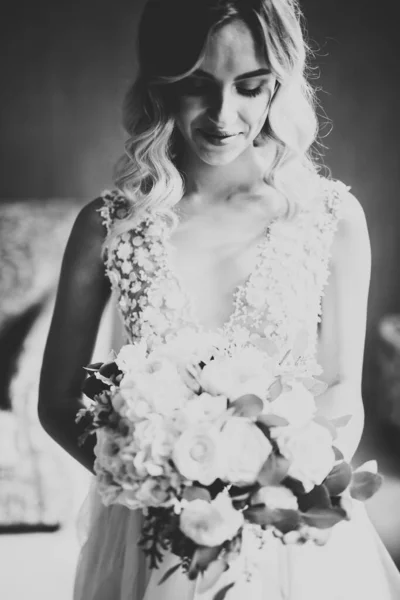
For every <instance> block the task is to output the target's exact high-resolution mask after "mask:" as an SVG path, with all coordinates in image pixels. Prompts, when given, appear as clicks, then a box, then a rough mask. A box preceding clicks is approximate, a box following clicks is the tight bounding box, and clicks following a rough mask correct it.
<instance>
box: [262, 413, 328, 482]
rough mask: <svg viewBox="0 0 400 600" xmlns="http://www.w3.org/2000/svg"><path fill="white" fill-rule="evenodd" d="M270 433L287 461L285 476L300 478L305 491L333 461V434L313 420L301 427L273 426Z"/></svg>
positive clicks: (325, 471) (326, 472) (325, 472)
mask: <svg viewBox="0 0 400 600" xmlns="http://www.w3.org/2000/svg"><path fill="white" fill-rule="evenodd" d="M271 435H272V436H273V437H274V438H275V439H276V442H277V444H278V447H279V450H280V452H281V453H282V454H283V456H285V457H286V458H287V459H288V460H289V461H290V467H289V471H288V475H289V476H290V477H293V478H294V479H297V480H298V481H300V482H301V483H302V484H303V486H304V489H305V491H306V492H310V491H311V490H312V489H313V487H314V486H315V485H320V484H321V483H322V482H323V480H324V479H325V477H326V476H327V475H328V473H330V471H331V470H332V467H333V465H334V463H335V454H334V452H333V449H332V436H331V434H330V433H329V431H328V430H327V429H326V428H325V427H322V425H318V423H315V422H314V421H311V422H310V423H308V424H306V425H304V426H303V427H300V428H295V427H275V428H273V429H272V430H271Z"/></svg>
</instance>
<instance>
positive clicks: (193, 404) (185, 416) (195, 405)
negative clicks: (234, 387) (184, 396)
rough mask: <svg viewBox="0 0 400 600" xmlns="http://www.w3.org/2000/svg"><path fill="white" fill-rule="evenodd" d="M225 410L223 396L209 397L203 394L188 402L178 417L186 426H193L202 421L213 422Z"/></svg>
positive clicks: (225, 400) (225, 405)
mask: <svg viewBox="0 0 400 600" xmlns="http://www.w3.org/2000/svg"><path fill="white" fill-rule="evenodd" d="M226 409H227V398H226V397H225V396H211V395H210V394H207V393H206V392H203V393H202V394H200V396H195V397H194V398H193V399H192V400H189V402H188V403H187V404H186V406H184V408H182V410H181V411H180V417H181V418H182V420H183V422H184V423H186V424H187V425H193V424H195V423H200V422H202V421H215V420H216V419H218V418H219V417H221V416H222V415H223V414H224V413H225V411H226Z"/></svg>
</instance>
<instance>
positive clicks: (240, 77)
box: [193, 68, 271, 81]
mask: <svg viewBox="0 0 400 600" xmlns="http://www.w3.org/2000/svg"><path fill="white" fill-rule="evenodd" d="M193 75H194V76H195V77H204V78H205V79H212V80H214V77H213V76H212V75H211V74H210V73H207V72H206V71H203V70H202V69H197V71H195V72H194V73H193ZM262 75H271V70H270V69H265V68H264V69H257V70H256V71H249V72H248V73H243V75H238V77H235V81H243V80H244V79H253V77H261V76H262Z"/></svg>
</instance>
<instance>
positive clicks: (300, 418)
mask: <svg viewBox="0 0 400 600" xmlns="http://www.w3.org/2000/svg"><path fill="white" fill-rule="evenodd" d="M290 387H291V389H290V390H289V391H287V392H282V393H281V394H280V395H279V396H278V397H277V398H276V399H275V400H273V401H272V402H267V403H265V408H264V411H263V412H264V414H273V415H278V416H279V417H283V418H284V419H286V420H287V421H288V422H289V425H293V426H295V427H301V426H302V425H305V424H306V423H307V422H309V421H311V420H312V418H313V416H314V414H315V411H316V405H315V400H314V396H313V395H312V393H311V392H310V391H309V390H307V389H306V388H305V387H304V385H302V384H301V383H299V382H298V381H293V382H292V383H291V384H290Z"/></svg>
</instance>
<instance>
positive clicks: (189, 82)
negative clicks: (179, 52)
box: [180, 77, 266, 98]
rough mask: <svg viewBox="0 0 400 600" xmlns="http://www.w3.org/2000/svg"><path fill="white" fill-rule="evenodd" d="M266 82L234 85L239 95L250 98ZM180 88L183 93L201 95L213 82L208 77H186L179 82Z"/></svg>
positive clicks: (211, 87)
mask: <svg viewBox="0 0 400 600" xmlns="http://www.w3.org/2000/svg"><path fill="white" fill-rule="evenodd" d="M265 84H266V82H263V83H261V84H260V85H258V86H256V87H252V88H251V87H244V86H241V85H236V86H235V87H236V91H237V92H238V94H240V95H241V96H247V97H250V98H255V97H256V96H259V95H260V94H261V93H262V91H263V89H264V87H265ZM180 85H181V90H182V92H183V94H185V95H187V96H201V95H203V94H206V93H209V92H211V91H212V89H213V86H214V84H213V82H212V81H209V80H208V79H203V78H201V77H188V78H186V79H184V80H182V81H181V82H180Z"/></svg>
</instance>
